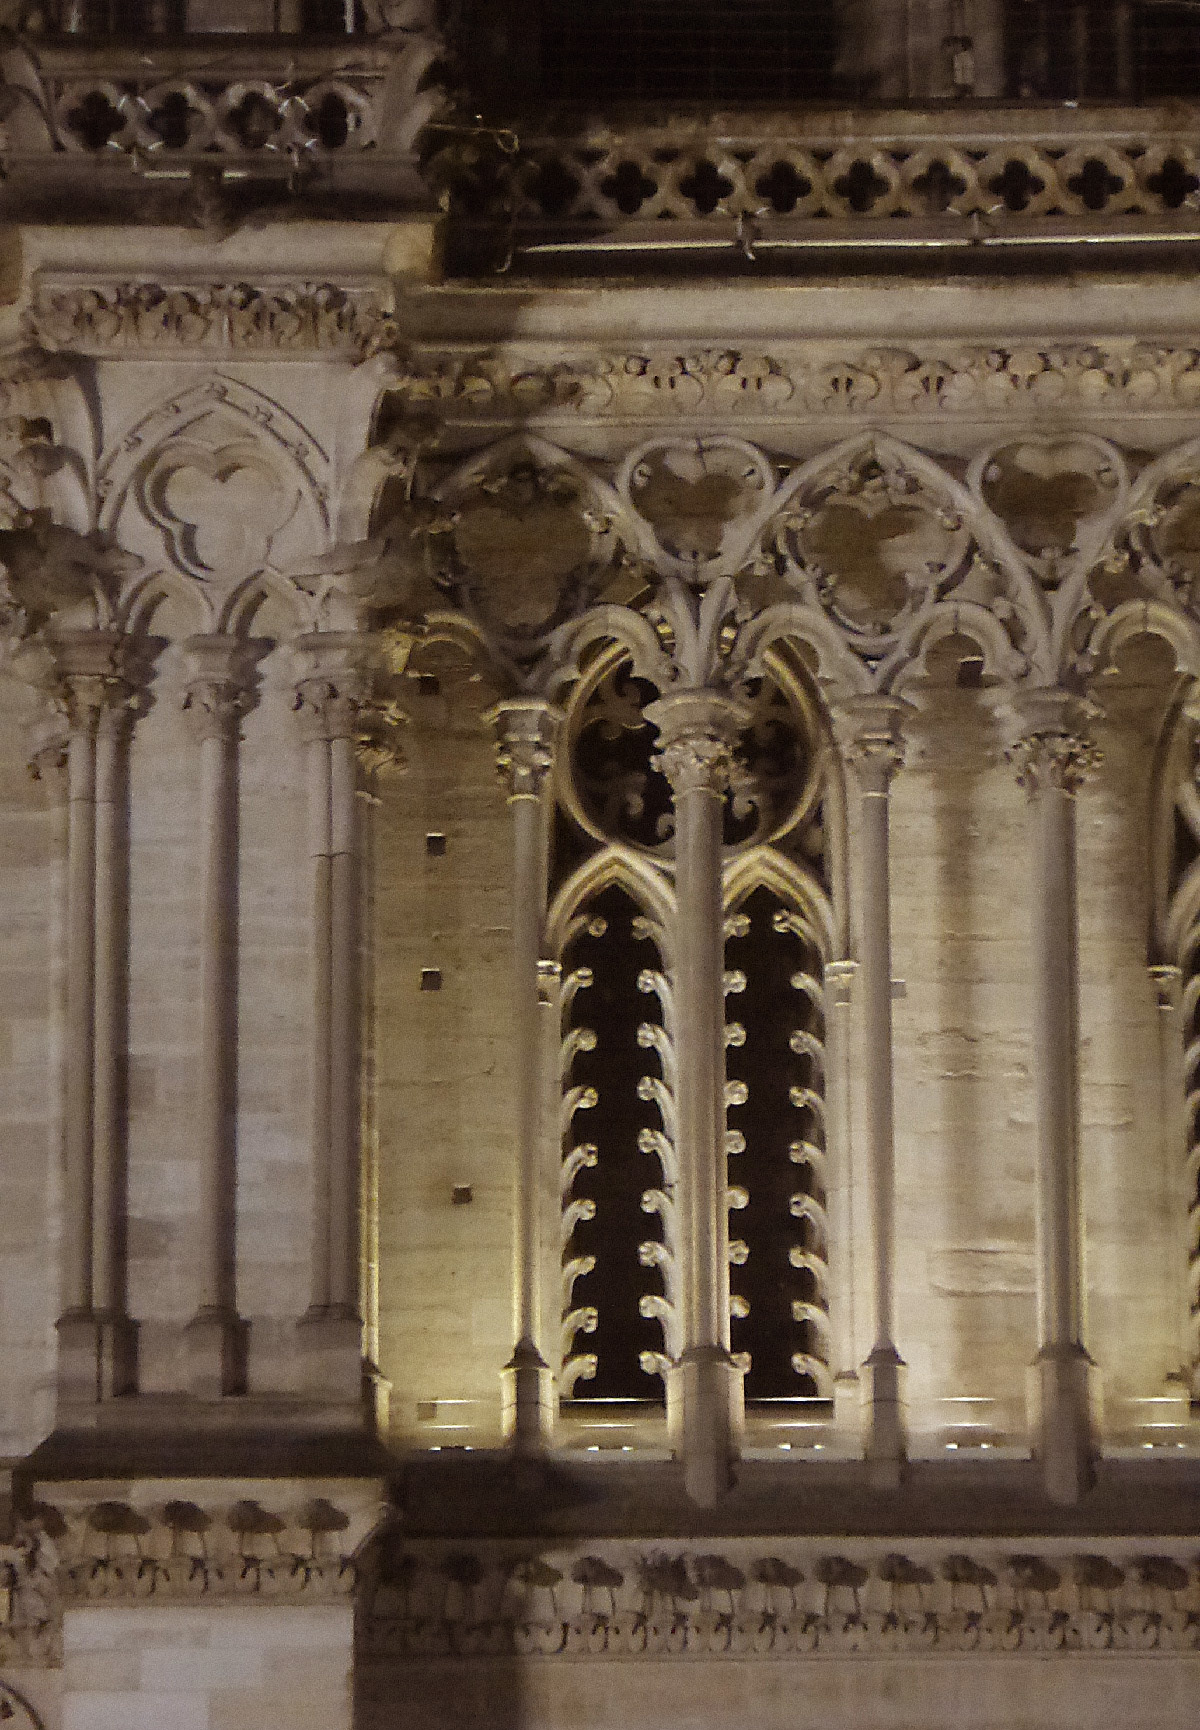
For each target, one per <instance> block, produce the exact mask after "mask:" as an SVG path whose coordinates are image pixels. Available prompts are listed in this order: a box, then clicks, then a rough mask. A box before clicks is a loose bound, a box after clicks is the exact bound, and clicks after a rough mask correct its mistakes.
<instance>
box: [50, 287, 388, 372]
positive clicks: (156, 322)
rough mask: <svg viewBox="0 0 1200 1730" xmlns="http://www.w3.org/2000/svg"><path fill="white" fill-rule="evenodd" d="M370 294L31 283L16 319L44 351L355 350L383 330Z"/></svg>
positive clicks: (380, 308)
mask: <svg viewBox="0 0 1200 1730" xmlns="http://www.w3.org/2000/svg"><path fill="white" fill-rule="evenodd" d="M385 322H386V309H385V307H384V305H383V301H382V298H381V296H380V294H379V292H378V291H377V290H375V289H372V288H362V287H357V286H350V287H344V286H340V285H338V284H336V283H328V282H325V283H301V284H298V285H297V284H295V283H294V282H293V283H278V284H263V283H248V282H239V283H214V282H209V283H202V282H191V283H178V282H176V283H159V282H150V281H114V280H108V281H95V280H92V279H91V278H89V279H88V280H87V281H85V282H81V281H78V280H63V279H61V278H53V277H41V278H39V279H38V281H37V283H36V284H35V287H34V292H33V299H32V304H31V306H30V309H29V312H28V314H27V318H26V327H27V330H28V334H29V336H30V337H31V339H32V340H33V341H35V342H39V343H41V344H42V346H43V347H45V348H47V349H50V350H60V349H61V350H70V351H72V352H77V353H81V354H95V355H105V354H127V353H128V352H130V351H131V350H137V351H149V352H151V353H156V352H161V351H164V350H166V351H171V352H177V351H179V350H181V349H182V350H184V351H187V352H200V353H207V352H209V351H227V350H232V351H233V352H235V353H243V354H256V353H270V354H271V355H272V356H276V357H277V356H280V355H288V354H309V353H313V352H317V353H335V352H340V353H346V354H350V355H355V356H357V355H359V354H362V353H364V352H365V351H366V350H367V349H368V348H369V347H371V346H372V344H373V343H374V342H375V341H376V340H377V339H378V337H379V334H380V332H381V330H382V329H383V328H384V327H385Z"/></svg>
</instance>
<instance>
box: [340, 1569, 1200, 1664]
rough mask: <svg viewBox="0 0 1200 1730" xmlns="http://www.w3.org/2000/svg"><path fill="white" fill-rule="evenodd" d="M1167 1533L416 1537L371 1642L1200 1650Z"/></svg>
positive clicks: (601, 1652)
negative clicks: (1049, 1545) (534, 1542)
mask: <svg viewBox="0 0 1200 1730" xmlns="http://www.w3.org/2000/svg"><path fill="white" fill-rule="evenodd" d="M894 1543H895V1541H894V1540H893V1544H894ZM1161 1548H1162V1549H1164V1550H1165V1549H1168V1548H1169V1549H1170V1550H1171V1552H1172V1553H1171V1554H1165V1553H1156V1554H1147V1553H1144V1551H1140V1550H1137V1549H1135V1548H1133V1547H1132V1546H1131V1545H1130V1543H1129V1542H1128V1541H1125V1542H1124V1543H1122V1545H1121V1546H1120V1553H1119V1554H1118V1553H1117V1551H1116V1549H1114V1548H1113V1547H1112V1546H1111V1545H1094V1544H1093V1543H1092V1541H1090V1540H1085V1541H1080V1542H1076V1543H1075V1544H1074V1545H1069V1544H1066V1543H1061V1544H1057V1545H1056V1546H1055V1547H1054V1549H1053V1551H1050V1550H1047V1551H1045V1552H1044V1553H1043V1552H1039V1553H1037V1554H1028V1553H1022V1552H1020V1551H1019V1549H1018V1548H1017V1546H1015V1545H1014V1546H1012V1547H1009V1548H1002V1547H991V1546H987V1547H981V1548H980V1550H979V1551H978V1553H971V1554H964V1553H961V1552H960V1551H955V1550H953V1549H952V1548H951V1547H950V1546H948V1545H945V1544H933V1543H930V1542H928V1541H924V1542H921V1543H919V1544H914V1545H912V1546H911V1549H906V1550H904V1551H899V1550H897V1549H896V1548H894V1547H893V1548H892V1549H888V1548H886V1547H885V1546H884V1545H882V1544H866V1543H863V1542H861V1541H846V1542H845V1543H844V1544H843V1545H842V1546H841V1548H839V1547H838V1546H837V1544H836V1541H834V1540H829V1541H827V1542H825V1543H824V1544H821V1543H817V1542H812V1541H810V1542H807V1543H800V1542H797V1541H794V1540H781V1541H777V1542H772V1541H770V1540H761V1541H759V1542H758V1543H754V1542H752V1541H749V1540H734V1541H726V1542H724V1543H720V1544H719V1547H718V1544H714V1543H713V1542H712V1541H709V1543H708V1545H707V1547H706V1548H705V1550H704V1551H703V1553H701V1552H699V1551H696V1550H693V1549H692V1548H691V1547H683V1546H678V1545H655V1544H646V1545H638V1544H635V1543H631V1542H629V1541H627V1540H625V1541H620V1542H604V1543H603V1544H599V1545H597V1547H596V1553H591V1552H588V1553H584V1551H583V1549H582V1547H574V1548H571V1549H569V1550H568V1549H567V1548H565V1547H564V1548H559V1547H555V1548H553V1549H543V1550H541V1551H539V1552H538V1554H537V1555H536V1556H534V1557H531V1556H530V1552H529V1547H528V1546H527V1545H526V1546H525V1547H524V1548H522V1549H518V1548H517V1547H516V1546H512V1547H506V1546H503V1545H501V1544H493V1545H480V1546H477V1547H475V1548H474V1549H471V1550H470V1551H469V1552H468V1551H465V1550H463V1549H461V1548H460V1549H458V1550H455V1551H454V1552H449V1551H447V1550H445V1549H444V1548H442V1547H439V1546H435V1545H432V1544H430V1545H418V1544H411V1543H410V1544H407V1545H405V1546H404V1547H403V1548H402V1549H401V1550H398V1551H397V1552H396V1553H394V1554H393V1553H391V1552H389V1551H386V1550H385V1551H384V1552H383V1553H382V1554H381V1556H380V1558H379V1565H378V1569H377V1572H376V1573H375V1575H374V1576H373V1578H372V1579H371V1580H370V1581H369V1582H368V1583H367V1584H366V1586H365V1587H364V1592H365V1601H364V1604H363V1618H362V1624H361V1635H360V1637H361V1639H362V1642H363V1644H364V1646H365V1649H366V1651H367V1652H368V1653H369V1654H370V1655H373V1656H387V1657H426V1656H455V1657H458V1658H464V1659H469V1658H472V1657H481V1658H482V1657H491V1656H496V1655H501V1654H505V1655H507V1654H512V1653H519V1654H520V1653H525V1654H531V1655H538V1656H543V1657H557V1656H564V1657H570V1656H574V1655H587V1656H589V1657H594V1658H603V1657H613V1658H622V1659H630V1658H638V1657H646V1658H656V1659H659V1658H666V1657H678V1658H685V1657H688V1656H701V1655H706V1654H729V1655H737V1656H740V1657H745V1658H761V1659H770V1658H795V1657H798V1656H805V1655H814V1656H818V1657H819V1656H821V1655H823V1654H830V1655H846V1654H852V1653H887V1652H931V1653H937V1652H944V1653H947V1654H952V1653H961V1652H970V1651H979V1652H992V1653H997V1654H1004V1653H1019V1652H1024V1653H1041V1654H1053V1653H1066V1652H1072V1651H1086V1652H1097V1653H1101V1652H1110V1653H1114V1654H1116V1653H1120V1652H1161V1653H1167V1652H1192V1651H1197V1650H1200V1567H1198V1564H1197V1558H1196V1555H1195V1554H1194V1549H1193V1548H1187V1547H1180V1546H1178V1545H1169V1546H1168V1545H1162V1546H1161ZM601 1552H602V1553H601ZM848 1552H852V1553H848Z"/></svg>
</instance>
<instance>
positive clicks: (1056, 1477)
mask: <svg viewBox="0 0 1200 1730" xmlns="http://www.w3.org/2000/svg"><path fill="white" fill-rule="evenodd" d="M1011 709H1012V714H1013V716H1014V717H1015V719H1016V722H1017V725H1018V727H1019V728H1021V729H1023V731H1022V733H1021V736H1020V737H1019V740H1018V742H1017V743H1016V744H1015V745H1014V746H1013V747H1012V749H1011V751H1010V757H1011V758H1012V760H1013V762H1014V763H1015V765H1016V768H1017V772H1018V779H1019V780H1020V782H1021V783H1022V785H1023V786H1024V787H1025V788H1026V791H1027V792H1028V794H1029V797H1030V813H1031V819H1032V824H1033V833H1032V838H1031V839H1032V866H1033V882H1032V885H1031V888H1032V894H1031V903H1032V906H1031V930H1030V940H1031V951H1032V953H1031V963H1032V973H1033V1026H1032V1029H1031V1038H1032V1052H1031V1056H1032V1070H1033V1089H1034V1114H1035V1132H1034V1140H1035V1157H1036V1161H1037V1166H1036V1201H1037V1208H1036V1213H1037V1220H1036V1225H1037V1273H1038V1293H1037V1326H1038V1354H1037V1358H1036V1359H1035V1362H1034V1366H1033V1373H1032V1376H1031V1395H1032V1399H1031V1404H1032V1407H1033V1410H1032V1425H1031V1427H1032V1429H1033V1432H1034V1437H1035V1448H1036V1452H1037V1454H1038V1457H1039V1460H1040V1462H1041V1468H1042V1478H1043V1484H1044V1486H1045V1490H1046V1494H1047V1495H1048V1496H1049V1497H1050V1498H1051V1499H1052V1500H1053V1501H1056V1502H1061V1503H1064V1504H1073V1503H1076V1502H1078V1501H1079V1499H1080V1497H1081V1496H1082V1495H1083V1494H1084V1493H1085V1491H1086V1490H1087V1489H1088V1488H1089V1487H1090V1486H1091V1484H1092V1482H1093V1480H1094V1456H1095V1439H1094V1435H1093V1423H1092V1370H1093V1368H1094V1366H1093V1364H1092V1360H1091V1358H1090V1357H1089V1356H1088V1353H1087V1349H1086V1346H1085V1344H1084V1277H1083V1216H1082V1210H1081V1200H1080V1182H1079V963H1078V942H1079V935H1078V913H1077V907H1076V889H1075V855H1076V845H1075V794H1076V792H1077V790H1078V788H1079V786H1080V785H1081V784H1082V781H1083V779H1084V776H1085V774H1086V772H1087V770H1088V768H1089V766H1090V764H1091V762H1092V761H1093V760H1094V758H1095V752H1094V750H1093V748H1092V747H1091V745H1090V744H1089V743H1088V741H1087V739H1086V737H1085V736H1084V732H1083V728H1084V727H1085V726H1086V723H1087V721H1088V719H1089V710H1088V707H1087V705H1085V704H1083V703H1081V702H1080V700H1079V699H1078V698H1075V697H1072V696H1070V695H1069V694H1067V693H1066V692H1062V691H1054V690H1034V691H1029V692H1026V693H1023V694H1022V695H1021V696H1020V697H1019V698H1018V699H1017V700H1016V701H1014V702H1013V704H1012V705H1011Z"/></svg>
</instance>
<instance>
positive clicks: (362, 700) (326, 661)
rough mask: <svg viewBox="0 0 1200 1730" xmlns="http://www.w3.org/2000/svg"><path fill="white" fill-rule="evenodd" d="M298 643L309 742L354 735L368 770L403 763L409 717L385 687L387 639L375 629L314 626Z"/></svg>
mask: <svg viewBox="0 0 1200 1730" xmlns="http://www.w3.org/2000/svg"><path fill="white" fill-rule="evenodd" d="M292 648H293V649H294V650H295V652H296V654H297V655H298V656H299V657H300V665H301V675H300V678H299V679H298V680H297V681H296V700H295V703H294V704H293V708H294V709H295V711H296V713H297V715H298V716H299V717H300V729H301V734H302V736H303V738H304V741H305V743H306V744H315V743H318V742H320V741H323V740H334V739H351V740H353V742H354V752H355V755H356V756H357V758H358V760H359V763H360V764H361V765H362V767H363V769H364V770H365V771H366V772H367V774H374V773H375V772H376V771H377V770H380V769H389V768H392V769H395V768H403V766H404V760H405V759H404V753H403V751H402V750H401V748H400V743H399V732H400V728H401V727H402V726H403V725H404V723H405V722H406V721H407V720H408V716H407V715H406V714H405V712H404V710H403V709H402V708H401V707H400V704H399V703H397V702H394V701H392V700H390V699H388V698H386V697H383V696H381V695H380V692H379V680H380V675H381V673H382V672H383V671H384V667H385V663H386V661H387V659H388V651H389V645H388V643H387V641H386V640H385V638H384V637H382V636H380V635H378V634H376V633H374V632H371V631H310V632H309V633H308V634H307V635H305V636H303V637H297V638H296V640H295V642H294V643H293V644H292ZM390 670H391V671H392V672H393V673H394V672H396V671H398V668H397V666H396V665H395V664H393V665H392V666H391V668H390Z"/></svg>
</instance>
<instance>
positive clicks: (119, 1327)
mask: <svg viewBox="0 0 1200 1730" xmlns="http://www.w3.org/2000/svg"><path fill="white" fill-rule="evenodd" d="M55 1329H56V1331H57V1333H58V1374H57V1382H58V1407H59V1410H60V1411H62V1410H65V1409H69V1408H72V1407H78V1406H92V1405H97V1404H98V1403H99V1402H100V1401H101V1400H113V1399H121V1398H123V1397H124V1396H125V1395H127V1394H132V1393H136V1391H137V1323H136V1322H133V1321H130V1319H129V1317H128V1316H116V1315H106V1314H103V1313H102V1312H100V1311H96V1310H69V1311H68V1312H67V1314H66V1315H64V1316H60V1317H59V1319H58V1321H57V1322H56V1323H55Z"/></svg>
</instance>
